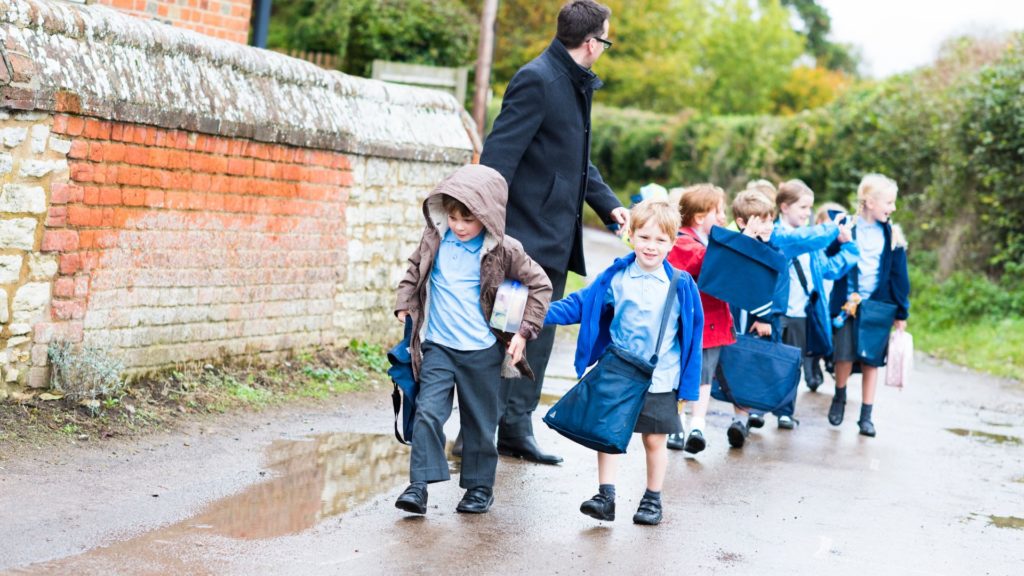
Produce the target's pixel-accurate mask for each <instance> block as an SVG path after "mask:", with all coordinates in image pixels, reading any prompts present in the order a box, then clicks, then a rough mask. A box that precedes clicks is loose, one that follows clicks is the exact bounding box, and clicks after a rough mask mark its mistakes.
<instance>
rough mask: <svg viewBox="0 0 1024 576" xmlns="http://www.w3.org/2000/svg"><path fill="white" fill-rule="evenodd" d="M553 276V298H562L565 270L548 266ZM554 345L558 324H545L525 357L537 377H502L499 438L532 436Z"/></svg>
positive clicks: (550, 276) (549, 275) (548, 271)
mask: <svg viewBox="0 0 1024 576" xmlns="http://www.w3.org/2000/svg"><path fill="white" fill-rule="evenodd" d="M544 272H545V273H546V274H547V275H548V279H550V280H551V288H552V292H551V301H552V302H554V301H555V300H561V298H562V296H563V295H564V294H565V278H566V276H568V273H567V272H565V271H558V270H552V269H550V268H545V269H544ZM554 345H555V326H554V325H551V326H545V327H544V329H543V330H541V331H540V334H539V335H538V336H537V338H536V339H535V340H533V341H531V342H529V343H527V345H526V361H527V362H528V363H529V364H530V369H532V370H533V374H534V376H536V380H530V379H529V378H502V379H501V388H502V390H501V391H502V397H503V398H504V399H505V410H504V414H503V415H502V417H501V423H500V425H499V426H498V438H505V439H509V440H511V439H515V438H525V437H527V436H533V412H534V410H536V409H537V403H538V402H540V392H541V389H542V388H543V387H544V373H545V372H546V371H547V369H548V360H550V359H551V348H552V347H554Z"/></svg>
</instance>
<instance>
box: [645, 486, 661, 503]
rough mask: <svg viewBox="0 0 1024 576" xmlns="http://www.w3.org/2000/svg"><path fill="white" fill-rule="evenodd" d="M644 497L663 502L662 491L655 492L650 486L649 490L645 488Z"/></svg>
mask: <svg viewBox="0 0 1024 576" xmlns="http://www.w3.org/2000/svg"><path fill="white" fill-rule="evenodd" d="M644 498H647V499H648V500H657V501H658V502H661V492H655V491H654V490H651V489H649V488H648V489H647V490H644Z"/></svg>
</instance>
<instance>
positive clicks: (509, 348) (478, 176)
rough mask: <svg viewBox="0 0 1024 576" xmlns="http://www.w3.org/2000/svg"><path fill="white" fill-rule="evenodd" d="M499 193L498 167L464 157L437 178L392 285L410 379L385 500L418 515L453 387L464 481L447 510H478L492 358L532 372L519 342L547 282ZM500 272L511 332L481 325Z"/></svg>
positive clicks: (486, 489)
mask: <svg viewBox="0 0 1024 576" xmlns="http://www.w3.org/2000/svg"><path fill="white" fill-rule="evenodd" d="M507 198H508V185H507V184H506V183H505V179H504V178H503V177H502V176H501V174H499V173H498V172H497V171H495V170H493V169H491V168H488V167H486V166H480V165H469V166H463V167H462V168H459V169H458V170H456V171H455V173H454V174H452V175H451V176H449V177H448V178H446V179H445V180H444V181H442V182H441V183H440V184H439V185H438V186H437V188H436V189H434V191H433V192H431V193H430V194H429V195H428V196H427V199H426V200H424V202H423V215H424V217H425V218H426V221H427V225H426V227H425V228H424V230H423V236H422V237H421V238H420V243H419V246H418V247H417V248H416V250H415V251H414V252H413V254H412V256H411V257H410V258H409V269H408V270H407V271H406V273H405V277H404V278H403V279H402V281H401V282H400V283H399V285H398V301H397V303H396V304H395V315H396V316H397V317H398V319H399V321H401V322H403V323H404V322H405V321H406V317H409V318H411V320H412V325H413V330H412V338H411V341H410V348H411V352H412V367H413V374H414V375H415V377H416V379H417V380H418V381H419V392H418V393H417V395H416V416H415V418H414V420H413V427H412V431H413V433H412V454H411V457H410V461H411V465H410V470H409V477H410V481H411V484H410V485H409V487H408V488H406V490H405V492H403V493H402V495H401V496H399V498H398V501H396V502H395V506H396V507H397V508H399V509H401V510H405V511H407V512H413V513H416V514H424V513H426V510H427V484H428V483H431V482H441V481H444V480H448V479H449V478H450V475H449V472H448V462H447V460H446V458H445V453H444V445H445V436H444V423H445V422H446V421H447V420H448V417H449V416H451V412H452V402H453V400H454V395H453V393H454V392H455V391H457V392H458V394H459V420H460V424H461V426H462V436H463V451H462V474H461V478H460V481H459V485H460V486H461V487H462V488H465V489H466V493H465V495H464V496H463V497H462V500H461V501H460V502H459V505H458V507H457V508H456V510H457V511H459V512H469V513H483V512H487V511H488V509H490V506H491V504H492V503H493V502H494V496H493V490H492V489H493V486H494V473H495V469H496V467H497V464H498V450H497V447H496V446H495V444H494V437H495V432H496V431H497V427H498V418H499V417H500V415H501V404H502V399H501V397H500V394H499V391H500V378H501V365H502V360H503V359H504V356H505V354H506V352H507V353H508V354H509V356H511V360H512V363H513V364H515V365H516V367H517V368H518V369H519V370H520V371H521V372H523V373H524V374H526V375H527V376H528V377H530V378H532V377H533V373H532V371H531V370H530V367H529V366H528V365H527V364H526V361H525V359H524V358H523V349H524V348H525V346H526V341H527V340H532V339H533V338H536V337H537V334H538V333H539V332H540V329H541V327H542V326H543V325H544V315H545V314H546V313H547V308H548V304H549V303H550V302H551V282H550V281H549V280H548V277H547V275H546V274H545V273H544V270H543V269H542V268H541V267H540V266H539V265H538V264H537V263H535V262H534V261H533V260H531V259H530V257H529V256H527V255H526V251H524V250H523V247H522V244H520V243H519V241H518V240H516V239H515V238H512V237H511V236H506V235H505V203H506V200H507ZM506 279H511V280H516V281H518V282H520V283H521V284H522V285H523V286H525V287H526V288H527V290H528V297H527V301H526V309H525V311H524V313H523V319H522V323H521V324H520V327H519V331H518V332H517V333H516V334H514V335H513V334H509V333H505V332H500V331H498V330H496V329H493V328H491V327H490V325H489V324H488V319H489V318H490V317H491V313H492V311H493V308H494V301H495V296H496V294H497V291H498V287H499V286H500V285H501V283H502V282H504V281H505V280H506Z"/></svg>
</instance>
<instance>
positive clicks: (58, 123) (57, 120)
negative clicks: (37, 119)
mask: <svg viewBox="0 0 1024 576" xmlns="http://www.w3.org/2000/svg"><path fill="white" fill-rule="evenodd" d="M50 131H51V132H53V133H54V134H66V133H67V131H68V117H67V116H65V115H64V114H58V115H56V116H54V117H53V128H51V129H50Z"/></svg>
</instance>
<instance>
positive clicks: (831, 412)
mask: <svg viewBox="0 0 1024 576" xmlns="http://www.w3.org/2000/svg"><path fill="white" fill-rule="evenodd" d="M845 412H846V400H839V401H837V400H836V397H835V396H833V397H832V405H831V406H829V407H828V423H829V424H831V425H833V426H839V425H840V424H842V423H843V416H844V415H845Z"/></svg>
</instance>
